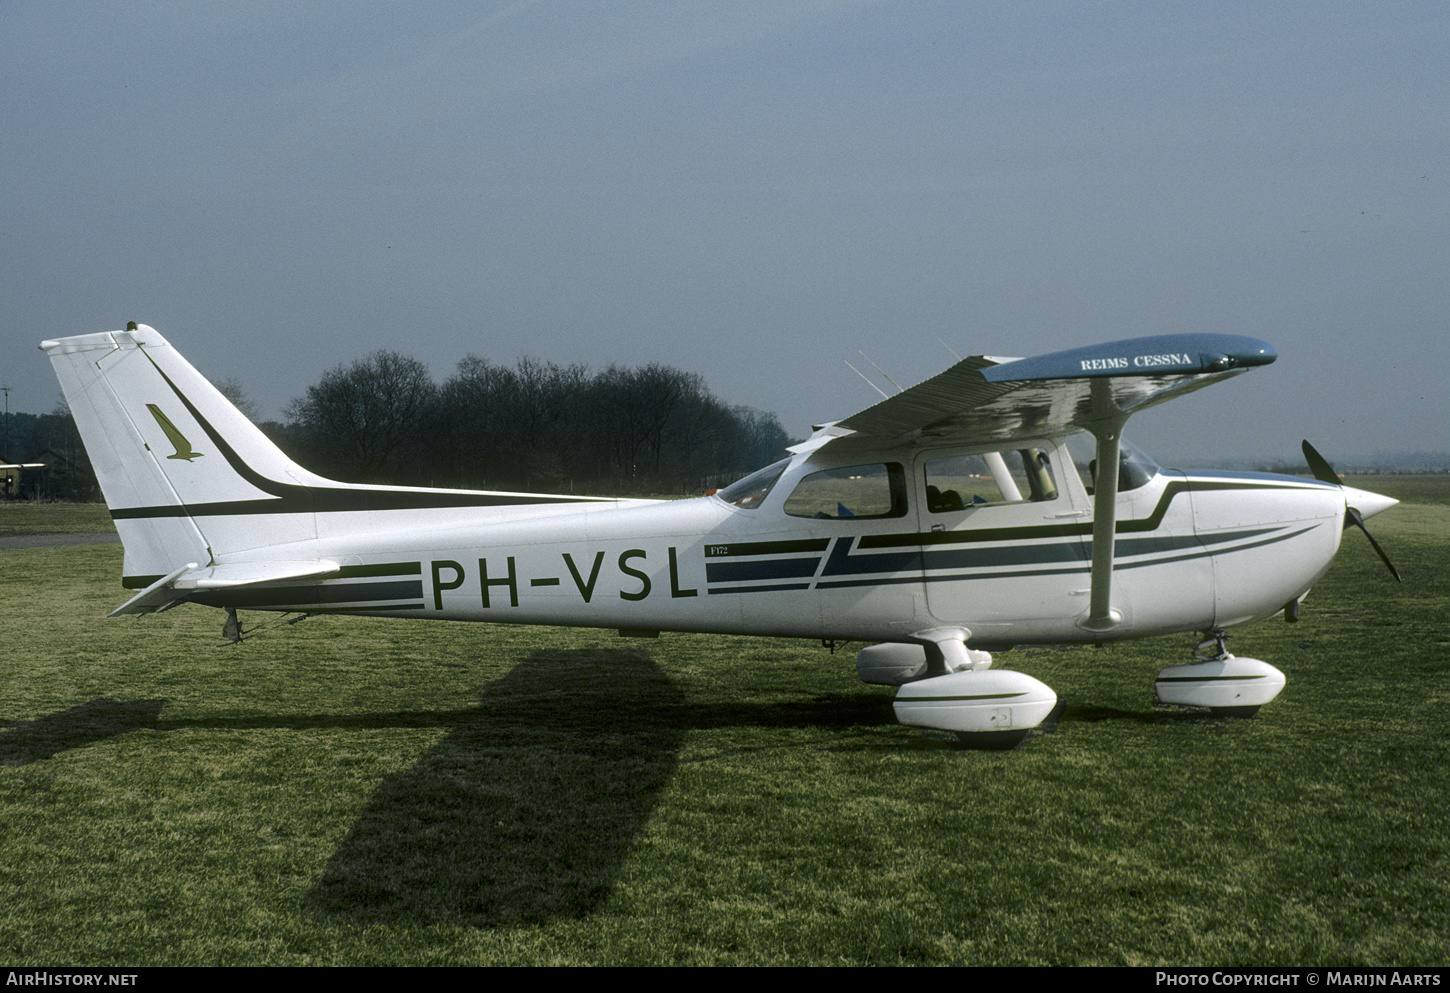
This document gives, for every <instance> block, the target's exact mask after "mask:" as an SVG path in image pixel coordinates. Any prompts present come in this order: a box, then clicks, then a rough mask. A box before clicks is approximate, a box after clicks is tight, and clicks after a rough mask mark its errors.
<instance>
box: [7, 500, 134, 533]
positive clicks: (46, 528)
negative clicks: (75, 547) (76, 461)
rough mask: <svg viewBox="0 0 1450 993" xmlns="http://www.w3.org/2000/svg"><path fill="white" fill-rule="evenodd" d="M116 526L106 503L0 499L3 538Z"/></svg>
mask: <svg viewBox="0 0 1450 993" xmlns="http://www.w3.org/2000/svg"><path fill="white" fill-rule="evenodd" d="M115 530H116V526H115V524H113V523H112V522H111V512H110V511H109V510H107V509H106V505H105V504H103V503H35V502H33V501H30V500H6V501H0V538H10V537H19V536H22V535H32V534H95V533H100V532H102V531H111V532H114V531H115Z"/></svg>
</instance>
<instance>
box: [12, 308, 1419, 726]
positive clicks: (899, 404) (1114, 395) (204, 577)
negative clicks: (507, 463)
mask: <svg viewBox="0 0 1450 993" xmlns="http://www.w3.org/2000/svg"><path fill="white" fill-rule="evenodd" d="M41 348H42V349H44V350H45V351H46V352H47V353H48V354H49V355H50V358H51V361H52V362H53V363H54V365H55V369H56V373H57V375H58V376H59V378H60V382H61V386H62V388H63V390H64V391H65V396H66V400H67V402H68V403H69V405H70V409H71V412H72V413H73V414H74V416H75V420H76V425H77V426H78V427H79V429H80V432H81V436H82V438H83V439H84V441H85V445H86V449H87V451H88V452H89V453H90V456H91V463H92V465H93V466H94V467H95V470H96V475H97V477H98V478H99V481H100V484H101V488H102V490H103V492H104V493H105V497H106V502H107V504H108V505H109V507H110V510H111V516H112V517H113V518H114V519H115V522H116V528H117V530H118V531H119V532H120V536H121V540H122V542H123V543H124V545H125V564H124V567H123V582H124V583H125V585H126V586H127V587H128V588H130V589H139V590H140V592H139V593H137V594H136V596H134V597H133V598H132V599H131V600H129V601H128V602H126V603H125V604H124V605H122V606H121V607H119V608H118V609H117V610H116V611H114V612H113V614H112V616H117V615H121V614H145V613H150V612H152V611H157V610H163V609H166V608H169V607H172V606H175V605H177V604H179V603H181V602H184V601H193V602H196V603H202V604H207V605H210V606H214V607H220V608H223V609H225V610H226V611H227V622H226V626H225V630H226V633H228V634H229V635H231V636H233V637H238V636H239V632H240V628H239V626H238V624H237V619H236V611H237V610H238V609H242V608H248V609H252V610H270V611H289V612H290V611H297V612H303V613H323V612H326V613H339V614H365V615H374V616H377V615H386V616H393V617H412V618H431V619H438V620H466V621H496V622H505V623H520V624H561V625H577V626H588V627H606V628H618V629H619V630H620V633H621V634H636V635H640V634H643V635H650V634H657V633H658V632H660V631H662V630H671V631H703V632H719V633H726V634H752V635H772V636H781V637H793V638H812V639H821V640H822V641H825V642H829V643H832V644H833V645H834V643H835V642H836V641H842V640H851V641H869V642H879V644H874V645H873V646H871V647H868V648H866V649H864V650H863V651H862V652H861V653H860V655H859V656H858V659H857V663H856V664H857V671H858V674H859V675H860V677H861V678H862V679H864V680H866V681H867V682H871V683H883V684H887V685H896V686H898V687H899V689H898V690H897V694H896V698H895V704H894V705H895V710H896V714H897V717H898V719H899V720H900V721H901V722H902V723H905V724H910V725H917V726H922V727H927V728H933V729H938V730H941V731H948V732H954V733H956V734H957V735H958V736H959V737H960V738H961V739H962V740H963V741H964V742H967V743H969V744H978V745H984V746H988V747H1003V746H1007V745H1010V744H1015V743H1016V742H1017V741H1020V740H1021V739H1022V738H1023V737H1024V736H1025V735H1026V734H1027V732H1028V731H1029V730H1031V729H1032V728H1034V727H1037V726H1038V725H1039V724H1040V723H1041V722H1042V721H1043V720H1045V719H1046V718H1047V717H1048V715H1049V714H1050V713H1051V712H1052V711H1053V709H1054V708H1055V706H1056V703H1057V697H1056V694H1055V693H1053V691H1052V690H1051V689H1049V688H1048V687H1047V686H1046V685H1044V684H1043V683H1041V682H1039V681H1038V680H1036V679H1034V678H1032V677H1031V676H1028V675H1026V674H1024V673H1021V672H1015V671H1010V670H1004V669H992V668H990V666H991V664H992V657H991V654H990V652H991V651H992V650H998V651H1000V650H1002V649H1005V648H1008V647H1011V646H1013V645H1031V644H1064V643H1101V642H1107V641H1113V640H1116V639H1120V638H1129V637H1142V636H1145V635H1159V634H1165V633H1169V632H1180V631H1184V632H1187V631H1197V632H1203V635H1204V639H1205V640H1203V642H1202V644H1201V645H1200V646H1199V648H1200V650H1204V649H1210V651H1211V657H1202V656H1200V657H1196V658H1195V660H1194V661H1193V662H1189V663H1185V664H1181V665H1173V666H1169V667H1168V668H1165V669H1163V670H1162V671H1161V672H1160V673H1159V674H1158V678H1157V681H1156V690H1157V694H1158V698H1159V700H1160V701H1161V702H1164V703H1173V704H1183V705H1189V706H1206V707H1210V708H1213V709H1215V710H1219V711H1222V712H1226V713H1253V712H1254V711H1255V710H1256V709H1257V708H1258V707H1259V706H1260V705H1262V704H1264V703H1267V702H1269V701H1270V700H1272V699H1273V698H1274V697H1275V696H1276V695H1277V694H1278V692H1279V690H1280V689H1281V688H1282V686H1283V685H1284V676H1283V673H1281V672H1279V671H1278V670H1277V669H1275V668H1273V667H1272V666H1270V665H1268V664H1266V663H1264V662H1260V661H1258V660H1255V659H1247V658H1236V657H1234V656H1233V655H1231V654H1229V653H1228V652H1227V651H1226V650H1224V646H1223V637H1224V635H1223V631H1224V629H1225V628H1228V627H1231V626H1233V625H1237V624H1244V623H1247V622H1249V621H1255V620H1259V619H1262V618H1266V617H1269V616H1271V615H1273V614H1276V613H1278V612H1280V611H1285V612H1286V613H1287V614H1288V615H1289V617H1290V618H1291V619H1292V618H1293V617H1294V615H1295V613H1296V611H1297V608H1298V602H1299V599H1300V598H1301V597H1302V596H1303V595H1304V594H1305V592H1307V591H1308V589H1309V588H1310V586H1311V585H1313V584H1314V582H1315V581H1316V580H1318V579H1319V577H1321V576H1322V575H1324V573H1325V571H1326V570H1327V569H1328V568H1329V564H1330V561H1331V560H1332V559H1333V557H1334V554H1335V552H1336V551H1337V550H1338V548H1339V541H1340V535H1341V533H1342V532H1343V531H1344V529H1345V527H1346V526H1347V525H1348V524H1351V523H1352V524H1355V525H1357V526H1359V527H1361V528H1363V520H1364V518H1366V517H1370V516H1372V515H1374V514H1376V513H1379V512H1380V511H1382V510H1384V509H1386V508H1388V507H1390V506H1391V505H1393V504H1394V503H1395V501H1394V500H1392V499H1390V498H1388V497H1384V496H1379V495H1377V494H1374V493H1369V492H1366V491H1363V490H1358V489H1353V488H1351V487H1347V486H1343V485H1341V484H1340V482H1339V480H1338V477H1337V476H1336V475H1335V473H1334V470H1333V469H1332V468H1330V467H1329V465H1328V463H1326V462H1325V461H1324V460H1323V459H1322V458H1320V457H1319V455H1318V454H1317V453H1316V452H1314V450H1313V449H1312V448H1310V447H1309V446H1308V443H1307V442H1306V443H1305V455H1306V457H1307V458H1308V459H1309V463H1310V468H1311V469H1312V470H1313V471H1314V474H1315V476H1316V477H1317V479H1315V480H1310V479H1302V478H1299V477H1295V476H1282V475H1265V474H1258V473H1225V472H1215V473H1202V472H1193V473H1184V472H1178V471H1168V470H1162V469H1159V468H1158V467H1157V466H1156V465H1154V464H1153V462H1152V461H1150V460H1149V459H1147V458H1146V457H1145V456H1144V455H1142V454H1141V453H1140V452H1139V451H1138V450H1137V449H1135V448H1133V447H1132V446H1131V445H1128V444H1127V443H1126V442H1123V441H1122V429H1123V425H1124V423H1125V422H1126V421H1127V420H1128V418H1129V417H1130V416H1131V415H1132V414H1134V413H1136V412H1137V411H1139V410H1142V409H1144V408H1145V407H1150V406H1153V405H1154V404H1158V403H1161V402H1163V401H1165V400H1169V399H1172V398H1174V397H1177V396H1180V395H1182V394H1184V393H1188V392H1191V391H1193V390H1196V389H1199V388H1201V387H1203V386H1207V385H1209V384H1210V383H1215V382H1218V381H1219V380H1222V379H1225V378H1227V377H1229V376H1235V375H1238V374H1239V373H1242V372H1245V371H1247V370H1248V369H1250V368H1252V367H1254V366H1261V365H1266V364H1268V363H1270V362H1273V361H1274V359H1275V358H1276V353H1275V351H1274V349H1273V347H1272V346H1270V345H1268V344H1267V343H1265V342H1262V341H1257V340H1255V339H1253V338H1245V337H1240V336H1237V335H1216V334H1215V335H1210V334H1185V335H1165V336H1160V337H1152V338H1140V339H1136V340H1132V341H1121V342H1114V343H1110V344H1104V345H1095V346H1091V347H1088V348H1080V349H1075V350H1071V351H1065V352H1057V353H1054V354H1051V355H1045V356H1041V357H1038V358H1030V359H993V358H988V357H985V356H978V357H971V358H967V359H963V360H962V361H960V362H958V363H957V364H956V365H954V366H952V367H951V368H949V369H947V370H946V371H945V372H943V373H941V374H940V375H938V376H935V377H934V378H932V379H929V380H927V381H926V382H924V383H921V384H919V385H917V386H914V387H912V388H911V389H908V390H905V391H903V392H901V393H898V394H897V395H895V396H892V397H889V398H887V399H885V400H883V401H882V402H880V403H878V404H876V405H875V406H873V407H870V408H868V409H867V410H864V411H862V412H861V413H858V414H856V415H854V416H852V417H848V418H846V419H845V420H841V421H835V422H833V423H830V424H826V425H824V426H823V427H820V428H818V429H817V430H816V432H815V434H814V435H813V436H812V437H811V438H810V439H809V440H807V441H805V442H804V443H802V444H799V445H796V446H795V447H794V448H792V449H791V452H792V454H791V456H790V457H789V458H787V459H784V460H783V461H780V462H777V463H775V464H774V465H771V466H767V467H766V468H764V469H761V470H760V471H758V472H756V473H754V474H753V475H750V476H747V477H745V478H744V479H742V480H740V481H739V482H737V483H734V484H733V485H731V486H728V487H726V488H725V489H723V490H720V491H719V492H718V493H715V494H713V495H711V496H706V497H700V498H698V499H691V500H678V501H650V500H616V499H593V498H579V497H574V496H549V495H540V494H533V493H501V492H484V491H469V490H440V489H423V488H415V487H401V486H367V485H360V484H352V483H339V482H334V481H332V480H328V479H324V478H322V477H320V476H317V475H315V474H313V473H311V472H309V471H307V470H306V469H303V468H302V467H301V466H299V465H297V464H296V463H295V462H293V461H291V460H290V459H289V458H287V456H286V455H284V454H283V453H282V452H281V451H280V450H278V448H277V447H276V446H275V445H273V444H272V442H271V441H269V440H268V439H267V438H266V436H265V435H263V434H262V432H261V431H259V430H258V429H257V428H256V427H254V426H253V425H252V424H251V423H250V422H249V421H248V420H247V419H246V418H245V417H244V416H243V415H242V414H241V413H240V412H239V411H238V410H237V409H236V408H235V407H234V406H232V404H231V403H229V402H228V401H227V400H226V399H225V398H224V397H223V396H222V394H221V393H219V392H218V391H217V390H216V389H215V388H214V387H213V386H212V385H211V384H210V383H208V382H207V381H206V379H204V378H203V377H202V376H201V374H200V373H198V372H197V371H196V369H194V368H193V367H192V366H191V365H190V364H189V363H187V361H186V360H185V359H183V358H182V357H181V355H180V354H179V353H178V352H177V351H176V350H175V349H173V348H172V347H171V345H170V344H168V343H167V341H166V340H165V339H164V338H162V337H161V335H160V334H158V333H157V332H156V331H154V330H153V329H151V328H149V327H146V326H145V325H141V326H137V325H135V324H130V325H128V327H127V329H126V330H125V331H113V332H106V333H102V334H88V335H81V336H78V337H73V338H62V339H60V340H57V341H47V342H44V343H43V344H42V345H41ZM1075 452H1076V454H1074V453H1075ZM1103 466H1110V467H1115V468H1116V471H1107V472H1102V471H1098V469H1097V468H1096V467H1103ZM1365 533H1366V534H1368V531H1366V532H1365ZM1371 541H1373V539H1372V538H1371ZM1375 548H1376V550H1377V551H1378V550H1379V546H1378V545H1376V546H1375ZM1380 555H1381V557H1384V553H1383V552H1382V551H1380ZM1385 562H1386V564H1387V565H1388V564H1389V560H1388V559H1387V558H1386V559H1385ZM1390 568H1391V570H1393V568H1394V567H1393V566H1390ZM1397 578H1398V575H1397Z"/></svg>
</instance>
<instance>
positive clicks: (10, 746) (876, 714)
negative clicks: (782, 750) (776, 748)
mask: <svg viewBox="0 0 1450 993" xmlns="http://www.w3.org/2000/svg"><path fill="white" fill-rule="evenodd" d="M165 703H166V701H165V700H160V699H156V700H136V701H115V700H110V699H104V698H100V699H96V700H91V701H89V702H87V703H84V704H80V705H78V706H75V707H71V708H68V709H66V710H63V711H59V712H57V713H55V714H51V715H48V716H46V717H43V718H40V719H39V720H35V721H28V722H22V723H15V724H12V725H11V726H10V727H8V728H0V764H5V765H20V764H28V763H32V762H38V761H41V760H44V759H48V758H51V757H53V756H55V755H56V754H58V753H60V752H62V751H65V750H68V749H75V748H84V747H88V746H90V745H93V744H96V743H98V742H100V741H103V740H106V739H109V738H113V737H118V736H120V735H124V734H127V733H129V732H131V731H137V730H142V729H152V730H157V731H166V730H170V729H177V728H196V727H210V726H215V727H226V728H230V729H235V728H240V727H269V728H275V727H298V728H304V727H313V728H316V727H339V728H343V727H357V726H367V727H441V728H446V729H448V733H447V734H446V736H445V737H444V738H443V740H442V741H441V742H439V744H437V745H436V746H434V747H433V748H432V749H431V750H429V752H428V753H427V754H425V755H424V756H423V757H422V758H421V759H420V760H419V761H418V762H417V763H415V764H414V765H413V767H412V768H410V769H409V770H408V771H406V772H404V773H402V774H400V775H397V776H394V777H393V778H391V779H390V780H388V781H387V782H385V783H384V784H383V785H382V786H381V787H380V788H379V789H378V790H377V792H376V794H375V795H374V796H373V798H372V800H371V802H370V803H369V804H368V806H367V808H366V809H365V810H364V811H363V813H362V814H361V815H360V816H359V817H358V819H357V821H356V823H355V824H354V825H353V827H352V829H351V830H350V831H349V832H348V834H347V836H346V838H345V839H344V840H343V841H342V842H341V843H340V844H339V846H338V848H337V850H336V851H335V852H334V854H333V856H332V858H331V859H330V860H329V861H328V863H327V865H326V867H325V868H324V870H323V872H322V874H321V877H320V879H319V881H318V883H317V884H316V886H315V887H314V888H313V890H312V892H311V893H310V894H309V895H308V897H307V900H306V902H307V904H308V906H309V908H310V909H311V910H312V911H313V912H316V913H320V914H324V915H326V916H342V917H347V918H350V919H352V920H358V921H376V922H401V921H407V922H410V923H430V922H432V923H445V922H446V923H455V924H465V925H471V926H477V927H495V926H507V925H514V924H528V923H541V922H545V921H550V920H558V919H570V918H573V919H578V918H582V917H586V916H588V915H589V914H590V913H592V912H593V911H595V910H596V909H597V908H598V907H599V906H600V905H601V904H602V903H603V901H604V900H605V899H606V898H607V897H608V896H609V894H610V892H611V890H612V888H613V886H614V883H615V880H616V879H617V877H618V874H619V872H620V870H621V868H622V866H623V865H624V863H625V861H626V860H627V858H628V857H629V855H630V852H631V851H632V850H633V848H634V846H635V844H636V839H637V838H638V836H639V834H640V832H641V831H642V830H643V828H644V826H645V825H646V823H647V822H648V820H649V818H650V816H651V814H652V812H653V810H654V808H655V806H656V804H657V802H658V799H659V796H660V793H661V791H662V790H663V789H664V788H665V787H666V786H667V785H668V784H669V782H670V780H671V778H672V776H673V775H674V771H675V768H676V766H677V765H678V764H679V761H680V753H681V749H682V746H683V743H684V740H685V737H686V735H687V734H688V733H689V732H690V731H692V730H699V729H708V728H720V727H747V726H748V727H780V728H789V727H829V728H834V729H839V730H843V731H844V730H848V729H850V728H851V727H865V728H874V727H879V726H881V725H883V724H884V723H886V721H887V719H888V717H889V713H888V712H889V707H890V702H889V700H887V699H884V698H878V697H874V696H869V695H862V694H860V693H841V694H825V695H820V696H817V697H814V698H811V699H808V700H793V701H788V702H773V703H762V704H751V703H740V704H730V703H725V704H724V705H723V706H722V705H721V704H720V703H718V702H716V703H702V702H692V701H689V700H687V699H686V698H685V696H684V694H683V693H681V691H680V690H679V688H678V687H677V686H676V685H675V684H674V683H673V682H672V681H671V680H670V679H669V678H668V677H667V676H666V675H665V674H664V673H662V672H661V671H660V669H659V668H658V667H657V666H656V665H655V664H654V663H653V662H652V661H651V660H650V657H649V653H648V652H644V651H640V650H635V649H605V650H591V649H580V650H574V651H563V652H558V651H554V652H536V653H533V654H532V655H530V656H529V657H527V658H526V659H524V660H523V661H521V662H520V663H519V664H518V665H516V666H515V667H514V668H513V669H512V670H511V671H510V672H509V674H508V675H507V676H505V677H504V678H502V679H500V680H498V681H496V682H494V683H492V684H490V685H489V686H488V687H487V688H486V689H485V691H484V694H483V699H482V701H481V703H480V704H479V705H478V706H477V707H474V708H469V709H467V710H460V711H453V712H442V713H440V712H394V713H378V714H370V715H346V714H344V715H313V716H306V715H304V716H282V715H279V716H276V717H242V718H230V717H228V718H216V719H206V718H203V719H200V720H193V719H181V720H176V721H170V720H164V719H161V717H160V713H161V710H162V708H163V707H164V705H165ZM1059 716H1060V718H1061V719H1062V720H1063V721H1065V722H1067V723H1069V724H1070V723H1072V722H1074V721H1085V722H1095V721H1098V720H1132V721H1158V720H1162V719H1164V718H1163V715H1161V714H1153V713H1129V712H1125V711H1108V710H1103V709H1101V708H1088V709H1086V710H1078V709H1077V708H1066V711H1065V712H1061V711H1060V714H1059ZM1055 723H1056V722H1049V726H1048V728H1044V731H1048V732H1049V733H1050V729H1051V727H1052V726H1053V725H1055ZM914 737H915V743H916V746H918V747H928V748H929V747H942V746H941V743H939V742H934V741H932V740H931V739H929V738H925V737H920V736H914ZM833 747H845V748H852V747H863V745H862V743H861V742H859V741H858V742H856V743H855V744H854V745H853V744H850V743H846V742H842V743H840V744H839V745H838V746H833ZM892 747H898V748H899V747H900V742H899V741H898V742H897V743H896V744H895V745H894V746H892Z"/></svg>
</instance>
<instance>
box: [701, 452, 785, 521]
mask: <svg viewBox="0 0 1450 993" xmlns="http://www.w3.org/2000/svg"><path fill="white" fill-rule="evenodd" d="M788 465H790V459H781V460H780V461H779V462H776V463H773V464H771V465H768V466H766V467H765V468H764V469H759V470H756V471H755V472H752V473H751V474H750V475H748V476H746V477H745V478H744V479H737V480H736V481H735V482H733V483H731V484H730V485H729V486H727V487H725V488H724V489H723V490H719V491H717V492H716V493H715V495H716V496H717V497H719V498H720V499H721V500H724V501H725V502H726V503H728V504H730V505H731V506H732V507H739V508H740V509H741V510H754V509H755V508H756V507H759V506H760V503H761V501H762V500H764V499H765V498H766V496H767V495H769V493H770V489H771V487H773V486H774V485H775V483H776V480H778V479H780V474H781V473H783V472H785V467H786V466H788Z"/></svg>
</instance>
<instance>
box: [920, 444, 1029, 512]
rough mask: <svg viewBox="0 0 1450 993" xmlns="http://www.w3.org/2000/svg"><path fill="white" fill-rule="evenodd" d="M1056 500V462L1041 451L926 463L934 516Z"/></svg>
mask: <svg viewBox="0 0 1450 993" xmlns="http://www.w3.org/2000/svg"><path fill="white" fill-rule="evenodd" d="M1056 499H1057V480H1056V478H1055V477H1054V476H1053V474H1052V460H1051V459H1050V458H1049V457H1048V455H1047V453H1046V452H1045V451H1043V450H1042V449H1040V448H1018V449H1009V450H1004V451H999V452H975V453H972V454H968V455H953V456H951V457H949V458H941V459H930V460H928V461H927V463H926V509H927V510H928V511H929V512H930V513H933V514H950V513H954V512H957V511H962V510H967V509H969V508H971V507H977V506H984V505H990V504H1004V503H1026V502H1034V503H1035V502H1043V501H1047V500H1056Z"/></svg>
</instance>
